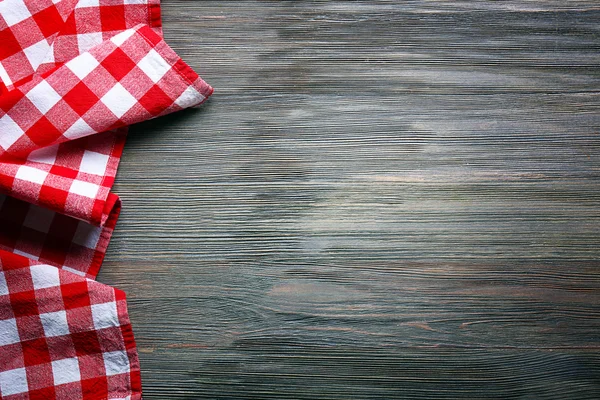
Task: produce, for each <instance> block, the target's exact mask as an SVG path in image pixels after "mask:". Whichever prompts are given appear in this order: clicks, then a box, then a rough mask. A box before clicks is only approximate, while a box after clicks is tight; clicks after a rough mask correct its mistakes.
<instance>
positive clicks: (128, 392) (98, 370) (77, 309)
mask: <svg viewBox="0 0 600 400" xmlns="http://www.w3.org/2000/svg"><path fill="white" fill-rule="evenodd" d="M0 346H1V347H0V355H1V359H2V363H0V390H1V394H2V396H1V398H2V399H7V400H9V399H40V400H41V399H139V398H140V393H141V380H140V368H139V362H138V357H137V352H136V350H135V342H134V339H133V334H132V331H131V324H130V322H129V317H128V316H127V305H126V303H125V294H124V293H123V292H121V291H120V290H117V289H113V288H111V287H110V286H106V285H103V284H101V283H98V282H95V281H92V280H90V279H86V278H83V277H80V276H78V275H75V274H72V273H70V272H67V271H61V270H59V269H58V268H55V267H53V266H49V265H44V264H41V263H36V262H34V261H31V260H29V259H27V258H25V257H22V256H18V255H14V254H10V253H8V252H5V251H0Z"/></svg>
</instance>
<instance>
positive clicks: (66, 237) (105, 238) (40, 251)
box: [0, 194, 121, 279]
mask: <svg viewBox="0 0 600 400" xmlns="http://www.w3.org/2000/svg"><path fill="white" fill-rule="evenodd" d="M107 204H108V205H110V207H109V208H110V212H109V218H107V220H106V222H105V223H104V224H103V225H100V226H95V225H90V224H88V223H86V222H84V221H79V220H77V219H74V218H71V217H68V216H66V215H63V214H58V213H55V212H53V211H51V210H48V209H46V208H42V207H39V206H36V205H33V204H30V203H27V202H25V201H21V200H17V199H15V198H13V197H9V196H6V195H2V194H0V249H3V250H6V251H10V252H13V253H15V254H20V255H22V256H25V257H27V258H29V259H31V260H35V261H39V262H42V263H44V264H49V265H53V266H55V267H58V268H61V269H64V270H66V271H70V272H72V273H75V274H77V275H80V276H84V277H86V278H89V279H95V278H96V275H97V274H98V271H99V270H100V266H101V265H102V261H103V260H104V255H105V253H106V249H107V247H108V243H109V241H110V237H111V235H112V232H113V230H114V227H115V224H116V222H117V218H118V215H119V212H120V209H121V202H120V200H119V198H118V196H116V195H114V194H110V195H109V198H108V201H107Z"/></svg>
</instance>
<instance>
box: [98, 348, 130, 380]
mask: <svg viewBox="0 0 600 400" xmlns="http://www.w3.org/2000/svg"><path fill="white" fill-rule="evenodd" d="M102 357H104V368H105V369H106V375H108V376H112V375H118V374H124V373H127V372H129V357H127V353H126V352H124V351H111V352H108V353H104V354H102Z"/></svg>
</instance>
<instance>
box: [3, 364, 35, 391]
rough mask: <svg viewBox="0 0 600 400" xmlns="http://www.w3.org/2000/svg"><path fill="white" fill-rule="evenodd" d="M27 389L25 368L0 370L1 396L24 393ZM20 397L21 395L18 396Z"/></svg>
mask: <svg viewBox="0 0 600 400" xmlns="http://www.w3.org/2000/svg"><path fill="white" fill-rule="evenodd" d="M28 390H29V385H28V384H27V373H26V372H25V368H17V369H10V370H8V371H4V372H0V394H2V397H6V396H10V395H12V394H19V393H25V392H27V391H28ZM19 398H21V397H19Z"/></svg>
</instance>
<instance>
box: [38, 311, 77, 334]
mask: <svg viewBox="0 0 600 400" xmlns="http://www.w3.org/2000/svg"><path fill="white" fill-rule="evenodd" d="M40 319H41V320H42V326H43V327H44V335H46V337H55V336H63V335H68V334H70V333H71V332H70V331H69V323H68V322H67V312H66V311H56V312H51V313H45V314H40Z"/></svg>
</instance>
